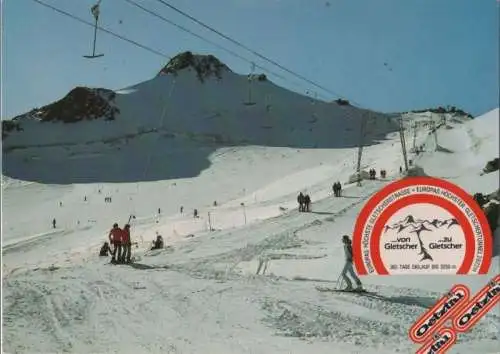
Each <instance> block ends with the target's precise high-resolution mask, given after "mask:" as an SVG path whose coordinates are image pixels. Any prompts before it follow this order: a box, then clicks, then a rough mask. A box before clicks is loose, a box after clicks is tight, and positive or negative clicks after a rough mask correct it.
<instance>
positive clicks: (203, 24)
mask: <svg viewBox="0 0 500 354" xmlns="http://www.w3.org/2000/svg"><path fill="white" fill-rule="evenodd" d="M127 1H128V0H127ZM156 1H158V2H160V3H161V4H163V5H164V6H167V7H168V8H170V9H172V10H174V11H175V12H177V13H179V14H181V15H182V16H184V17H187V18H189V19H190V20H191V21H193V22H196V23H197V24H198V25H200V26H202V27H204V28H206V29H208V30H209V31H211V32H214V33H215V34H217V35H219V36H220V37H222V38H224V39H226V40H228V41H230V42H231V43H233V44H235V45H237V46H238V47H240V48H243V49H245V50H247V51H248V52H250V53H252V54H253V55H255V56H257V57H259V58H261V59H263V60H265V61H267V62H269V63H271V64H273V65H275V66H277V67H278V68H280V69H281V70H283V71H286V72H288V73H289V74H292V75H293V76H295V77H297V78H299V79H301V80H303V81H305V82H307V83H309V84H311V85H313V86H315V87H317V88H320V89H322V90H323V91H325V92H328V93H330V94H333V95H334V96H337V97H339V98H343V97H344V96H343V95H341V94H339V93H336V92H334V91H332V90H330V89H328V88H326V87H324V86H322V85H320V84H318V83H316V82H314V81H312V80H309V79H308V78H306V77H304V76H302V75H300V74H298V73H296V72H294V71H293V70H290V69H288V68H286V67H284V66H283V65H281V64H280V63H278V62H276V61H275V60H272V59H270V58H268V57H266V56H265V55H263V54H260V53H259V52H257V51H255V50H253V49H251V48H249V47H248V46H246V45H244V44H242V43H241V42H239V41H237V40H235V39H233V38H231V37H229V36H227V35H225V34H224V33H222V32H220V31H218V30H216V29H215V28H213V27H211V26H209V25H207V24H205V23H203V22H202V21H200V20H198V19H197V18H195V17H193V16H191V15H189V14H188V13H186V12H184V11H182V10H180V9H178V8H177V7H175V6H173V5H171V4H169V3H168V2H166V1H164V0H156ZM351 101H352V100H351ZM352 102H353V103H354V104H355V105H356V106H358V107H359V108H363V106H362V105H361V104H359V103H358V102H354V101H352Z"/></svg>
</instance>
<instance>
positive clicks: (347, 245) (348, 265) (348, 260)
mask: <svg viewBox="0 0 500 354" xmlns="http://www.w3.org/2000/svg"><path fill="white" fill-rule="evenodd" d="M342 242H343V243H344V254H345V265H344V269H342V279H343V280H344V281H345V282H346V284H347V287H346V288H345V289H344V290H346V291H351V290H353V288H352V282H351V280H350V279H349V277H348V276H347V273H349V274H350V275H351V277H352V278H353V279H354V281H355V282H356V285H357V287H356V289H355V290H356V291H359V290H363V285H362V284H361V280H359V278H358V276H357V275H356V272H354V268H353V264H352V244H351V239H350V238H349V236H347V235H344V236H342Z"/></svg>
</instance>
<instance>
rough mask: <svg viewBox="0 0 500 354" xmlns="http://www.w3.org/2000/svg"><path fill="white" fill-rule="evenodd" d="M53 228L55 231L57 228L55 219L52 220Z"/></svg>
mask: <svg viewBox="0 0 500 354" xmlns="http://www.w3.org/2000/svg"><path fill="white" fill-rule="evenodd" d="M52 228H53V229H55V228H56V219H53V220H52Z"/></svg>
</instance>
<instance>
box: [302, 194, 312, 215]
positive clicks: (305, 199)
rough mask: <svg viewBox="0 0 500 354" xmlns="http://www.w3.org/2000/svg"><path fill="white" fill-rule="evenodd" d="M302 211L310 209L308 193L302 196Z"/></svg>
mask: <svg viewBox="0 0 500 354" xmlns="http://www.w3.org/2000/svg"><path fill="white" fill-rule="evenodd" d="M304 211H306V212H310V211H311V197H310V196H309V194H306V196H305V197H304Z"/></svg>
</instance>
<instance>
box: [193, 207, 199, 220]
mask: <svg viewBox="0 0 500 354" xmlns="http://www.w3.org/2000/svg"><path fill="white" fill-rule="evenodd" d="M193 217H194V218H197V217H198V209H194V211H193Z"/></svg>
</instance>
